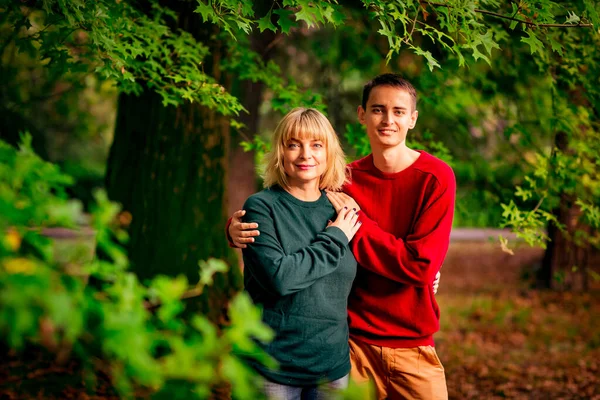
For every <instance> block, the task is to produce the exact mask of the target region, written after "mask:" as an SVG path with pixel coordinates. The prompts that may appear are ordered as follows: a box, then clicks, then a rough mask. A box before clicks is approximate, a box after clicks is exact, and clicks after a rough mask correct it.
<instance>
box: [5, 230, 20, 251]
mask: <svg viewBox="0 0 600 400" xmlns="http://www.w3.org/2000/svg"><path fill="white" fill-rule="evenodd" d="M4 239H5V241H6V243H7V244H8V247H9V248H10V249H11V250H12V251H17V250H19V247H21V235H19V232H17V230H16V229H14V228H8V232H7V233H6V236H5V237H4Z"/></svg>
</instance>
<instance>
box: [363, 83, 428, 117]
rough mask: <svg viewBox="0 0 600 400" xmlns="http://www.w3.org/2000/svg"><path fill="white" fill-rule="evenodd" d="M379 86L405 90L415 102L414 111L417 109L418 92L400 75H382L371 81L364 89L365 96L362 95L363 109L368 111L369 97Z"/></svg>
mask: <svg viewBox="0 0 600 400" xmlns="http://www.w3.org/2000/svg"><path fill="white" fill-rule="evenodd" d="M377 86H392V87H395V88H398V89H403V90H406V91H407V92H408V94H410V97H412V100H413V111H414V110H416V109H417V90H416V89H415V87H414V86H413V85H412V84H411V83H410V82H409V81H407V80H406V79H404V78H402V77H401V76H400V75H399V74H382V75H377V76H376V77H375V78H373V79H371V80H370V81H369V82H367V84H366V85H365V86H364V87H363V95H362V107H363V109H365V110H366V109H367V101H368V100H369V95H370V94H371V90H373V88H375V87H377Z"/></svg>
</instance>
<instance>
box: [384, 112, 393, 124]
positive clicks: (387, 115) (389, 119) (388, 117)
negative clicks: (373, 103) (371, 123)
mask: <svg viewBox="0 0 600 400" xmlns="http://www.w3.org/2000/svg"><path fill="white" fill-rule="evenodd" d="M392 119H393V115H392V113H391V112H386V113H383V121H382V122H384V123H386V124H389V123H391V122H392Z"/></svg>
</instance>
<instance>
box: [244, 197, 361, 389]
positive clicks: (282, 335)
mask: <svg viewBox="0 0 600 400" xmlns="http://www.w3.org/2000/svg"><path fill="white" fill-rule="evenodd" d="M244 209H245V210H246V215H245V217H244V221H247V222H249V221H251V222H257V223H258V229H259V230H260V236H258V237H256V238H255V239H256V241H255V242H254V243H253V244H251V245H249V246H248V247H247V248H245V249H244V250H243V255H244V285H245V288H246V291H247V292H248V293H249V294H250V296H251V297H252V299H253V300H254V302H255V303H257V304H260V305H262V308H263V321H264V322H265V323H266V324H268V325H269V326H271V327H272V328H273V330H274V331H275V332H276V337H275V339H274V340H273V342H271V343H269V344H268V345H266V346H265V349H266V351H267V352H268V353H269V354H270V355H271V356H273V357H274V358H275V359H276V360H277V361H278V362H279V368H278V369H277V370H269V369H267V368H265V367H262V366H259V365H256V366H255V367H256V368H257V369H258V371H259V372H260V373H261V374H262V375H264V376H265V377H266V378H267V379H269V380H271V381H274V382H277V383H282V384H286V385H293V386H306V385H314V384H317V383H322V382H328V381H333V380H335V379H339V378H341V377H343V376H344V375H346V374H347V373H348V371H349V370H350V358H349V347H348V322H347V300H348V294H349V293H350V288H351V287H352V281H353V280H354V277H355V275H356V260H355V259H354V256H353V255H352V252H351V251H350V249H349V247H348V239H347V238H346V235H345V234H344V233H343V232H342V230H341V229H339V228H337V227H330V228H327V229H326V226H327V221H328V220H334V219H335V210H334V209H333V206H332V205H331V203H330V202H329V200H328V199H327V197H326V196H325V194H324V193H323V194H322V195H321V197H320V198H319V199H318V200H317V201H313V202H306V201H301V200H298V199H297V198H295V197H294V196H292V195H291V194H289V193H288V192H286V191H285V190H283V189H282V188H281V187H279V186H274V187H271V188H270V189H265V190H263V191H262V192H259V193H257V194H254V195H252V196H250V197H249V198H248V200H246V203H245V204H244Z"/></svg>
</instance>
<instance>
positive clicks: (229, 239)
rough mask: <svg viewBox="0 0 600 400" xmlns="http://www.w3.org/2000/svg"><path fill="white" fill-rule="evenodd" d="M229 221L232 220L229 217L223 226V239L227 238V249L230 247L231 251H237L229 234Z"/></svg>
mask: <svg viewBox="0 0 600 400" xmlns="http://www.w3.org/2000/svg"><path fill="white" fill-rule="evenodd" d="M231 220H232V217H229V219H227V223H226V224H225V237H226V238H227V243H228V244H229V247H231V248H232V249H237V248H238V247H237V246H236V245H235V243H233V239H232V237H231V235H230V234H229V227H230V226H231Z"/></svg>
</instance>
